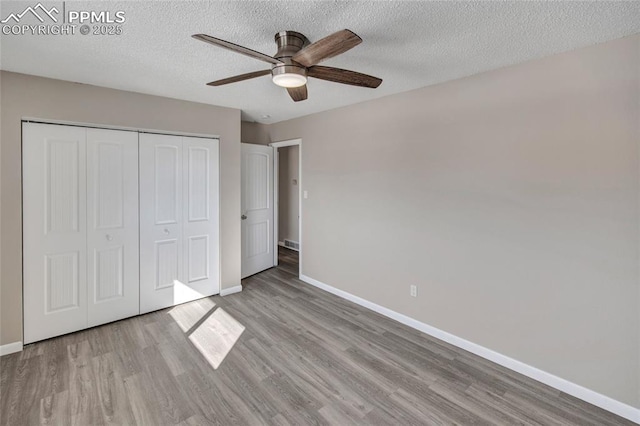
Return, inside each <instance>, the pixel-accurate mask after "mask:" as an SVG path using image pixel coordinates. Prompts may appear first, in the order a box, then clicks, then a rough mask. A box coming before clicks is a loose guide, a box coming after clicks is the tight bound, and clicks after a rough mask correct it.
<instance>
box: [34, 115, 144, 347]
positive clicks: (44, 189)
mask: <svg viewBox="0 0 640 426" xmlns="http://www.w3.org/2000/svg"><path fill="white" fill-rule="evenodd" d="M22 149H23V222H24V227H23V242H24V245H23V250H24V257H23V259H24V260H23V262H24V265H23V268H24V277H23V282H24V341H25V343H31V342H34V341H37V340H42V339H46V338H49V337H53V336H57V335H60V334H65V333H69V332H72V331H76V330H81V329H83V328H87V327H90V326H92V325H96V324H100V323H105V322H109V321H114V320H118V319H121V318H125V317H128V316H132V315H136V314H138V312H139V305H138V297H139V290H138V203H137V191H138V181H137V162H138V159H137V155H138V134H137V133H136V132H123V131H115V130H95V129H87V128H83V127H74V126H61V125H50V124H36V123H25V124H24V125H23V146H22Z"/></svg>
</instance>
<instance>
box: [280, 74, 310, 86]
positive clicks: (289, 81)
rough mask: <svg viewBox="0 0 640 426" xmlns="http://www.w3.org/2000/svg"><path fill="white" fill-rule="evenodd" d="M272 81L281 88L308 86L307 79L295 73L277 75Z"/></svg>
mask: <svg viewBox="0 0 640 426" xmlns="http://www.w3.org/2000/svg"><path fill="white" fill-rule="evenodd" d="M272 80H273V82H274V83H275V84H276V85H278V86H280V87H300V86H304V85H305V84H307V77H305V76H304V75H301V74H294V73H283V74H276V75H274V76H273V77H272Z"/></svg>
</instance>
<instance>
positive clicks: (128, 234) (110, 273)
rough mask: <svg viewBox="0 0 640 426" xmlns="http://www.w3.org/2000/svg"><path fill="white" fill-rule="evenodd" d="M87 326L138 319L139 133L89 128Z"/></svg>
mask: <svg viewBox="0 0 640 426" xmlns="http://www.w3.org/2000/svg"><path fill="white" fill-rule="evenodd" d="M87 187H88V188H87V194H88V196H87V256H88V259H87V260H88V269H87V282H88V288H87V291H88V297H89V305H88V306H89V307H88V325H89V327H93V326H95V325H98V324H104V323H106V322H110V321H115V320H118V319H122V318H126V317H130V316H133V315H137V314H138V313H139V312H140V306H139V278H140V277H139V264H140V263H139V259H138V253H139V248H138V133H137V132H125V131H117V130H100V129H87Z"/></svg>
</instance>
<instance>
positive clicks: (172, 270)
mask: <svg viewBox="0 0 640 426" xmlns="http://www.w3.org/2000/svg"><path fill="white" fill-rule="evenodd" d="M218 168H219V164H218V140H217V139H206V138H195V137H182V136H170V135H159V134H149V133H141V134H140V311H141V313H146V312H150V311H154V310H157V309H162V308H166V307H168V306H173V305H176V304H179V303H184V302H188V301H191V300H195V299H198V298H201V297H205V296H211V295H214V294H218V293H219V292H220V266H219V263H220V261H219V243H218V235H219V212H218V191H219V188H218V186H219V183H218V175H219V174H218Z"/></svg>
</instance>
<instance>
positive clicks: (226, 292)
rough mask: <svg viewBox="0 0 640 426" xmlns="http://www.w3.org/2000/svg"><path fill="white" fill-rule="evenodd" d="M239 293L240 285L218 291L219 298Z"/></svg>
mask: <svg viewBox="0 0 640 426" xmlns="http://www.w3.org/2000/svg"><path fill="white" fill-rule="evenodd" d="M241 291H242V286H241V285H237V286H235V287H230V288H223V289H222V290H220V296H228V295H230V294H234V293H240V292H241Z"/></svg>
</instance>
